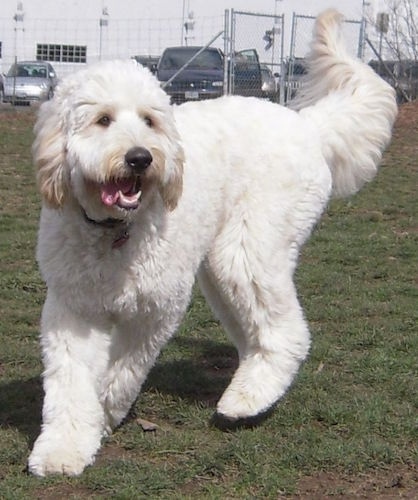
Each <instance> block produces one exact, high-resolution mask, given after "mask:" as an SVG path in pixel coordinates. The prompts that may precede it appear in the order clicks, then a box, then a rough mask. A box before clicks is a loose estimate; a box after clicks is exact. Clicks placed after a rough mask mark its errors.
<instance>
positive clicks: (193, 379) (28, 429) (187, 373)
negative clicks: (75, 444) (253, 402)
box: [0, 337, 238, 446]
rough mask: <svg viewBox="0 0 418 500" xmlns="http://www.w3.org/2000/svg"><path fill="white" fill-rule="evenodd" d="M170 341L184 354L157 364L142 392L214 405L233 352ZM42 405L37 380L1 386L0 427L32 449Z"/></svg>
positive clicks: (223, 346) (197, 342)
mask: <svg viewBox="0 0 418 500" xmlns="http://www.w3.org/2000/svg"><path fill="white" fill-rule="evenodd" d="M172 342H173V344H174V345H173V347H174V348H175V349H179V350H182V351H183V350H185V351H186V353H185V354H183V355H181V359H176V360H164V359H162V360H161V361H159V362H158V363H157V364H156V365H155V367H154V368H153V369H152V370H151V372H150V374H149V376H148V378H147V381H146V384H145V387H144V391H146V390H157V391H158V392H160V393H162V394H167V395H170V396H174V397H180V398H182V399H184V400H186V401H188V402H190V403H194V402H199V403H205V404H208V405H209V406H214V405H215V403H216V401H217V400H218V399H219V397H220V396H221V394H222V392H223V391H224V389H225V388H226V387H227V385H228V384H229V382H230V380H231V378H232V375H233V373H234V371H235V369H236V367H237V366H238V358H237V354H236V351H235V349H234V348H233V347H232V346H230V345H228V344H225V343H220V342H216V341H209V340H204V339H202V340H201V339H199V340H196V339H190V338H187V337H184V338H180V339H179V338H177V339H174V340H173V341H172ZM190 352H192V353H193V354H190ZM42 402H43V389H42V382H41V379H40V378H38V377H36V378H30V379H27V380H15V381H12V382H8V383H2V384H0V427H2V428H15V429H17V430H18V431H19V432H20V433H22V434H24V435H25V436H26V437H27V439H28V442H29V445H30V446H32V445H33V442H34V440H35V439H36V437H37V436H38V434H39V432H40V425H41V414H42Z"/></svg>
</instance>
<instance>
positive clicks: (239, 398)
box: [199, 242, 310, 427]
mask: <svg viewBox="0 0 418 500" xmlns="http://www.w3.org/2000/svg"><path fill="white" fill-rule="evenodd" d="M295 245H296V244H294V245H290V246H289V248H288V249H287V251H286V250H285V249H283V248H282V250H281V251H280V252H276V254H275V255H274V256H270V258H268V259H266V258H261V259H260V257H262V256H261V255H260V251H261V254H262V253H263V245H262V244H260V247H261V248H259V249H257V250H256V251H255V254H253V255H252V254H251V249H250V248H249V247H248V246H247V247H246V248H245V249H244V248H241V249H238V248H236V249H235V251H232V252H231V253H230V254H229V255H231V256H232V255H233V257H231V258H230V259H226V258H225V255H223V256H222V257H221V258H220V255H219V253H218V252H217V250H216V249H215V251H214V252H213V253H212V255H210V256H209V257H208V259H207V261H206V262H205V263H204V264H203V265H202V267H201V269H200V271H199V283H200V286H201V288H202V291H203V293H204V294H205V296H206V298H207V300H208V302H209V304H210V305H211V307H212V309H213V310H214V312H215V314H216V315H217V316H218V318H219V319H220V320H221V322H222V323H223V326H224V327H225V329H226V330H227V332H228V334H229V336H230V338H231V339H232V341H233V342H234V343H235V345H236V347H237V349H238V352H239V358H240V362H239V367H238V369H237V371H236V372H235V374H234V377H233V379H232V381H231V383H230V385H229V387H228V388H227V389H226V391H225V392H224V394H223V396H222V397H221V399H220V401H219V402H218V405H217V414H216V416H215V420H214V421H215V423H216V424H217V425H219V426H220V427H229V426H231V427H233V426H237V425H252V424H253V423H257V421H258V420H259V419H260V418H261V417H262V416H263V415H265V414H267V413H268V411H269V410H270V409H271V408H272V407H273V406H274V404H275V403H276V402H277V400H278V399H280V398H281V397H282V396H283V395H284V393H285V392H286V390H287V389H288V387H289V386H290V384H291V383H292V380H293V379H294V377H295V375H296V373H297V371H298V368H299V366H300V364H301V362H302V361H303V360H304V359H305V357H306V356H307V354H308V351H309V346H310V336H309V330H308V327H307V324H306V322H305V319H304V316H303V312H302V309H301V307H300V305H299V302H298V299H297V295H296V290H295V286H294V284H293V270H294V266H295V261H296V254H297V251H296V249H295ZM244 246H245V242H244ZM223 248H225V247H223ZM264 249H265V247H264ZM257 253H258V255H257ZM264 257H265V256H264ZM220 263H222V265H220Z"/></svg>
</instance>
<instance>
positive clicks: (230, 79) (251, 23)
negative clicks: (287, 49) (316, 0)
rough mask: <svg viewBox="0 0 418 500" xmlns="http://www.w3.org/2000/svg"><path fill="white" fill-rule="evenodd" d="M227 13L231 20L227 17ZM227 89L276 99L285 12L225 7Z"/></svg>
mask: <svg viewBox="0 0 418 500" xmlns="http://www.w3.org/2000/svg"><path fill="white" fill-rule="evenodd" d="M229 15H230V22H228V21H227V18H228V17H229ZM225 18H226V21H225V28H227V27H228V28H229V31H228V33H226V36H225V39H226V45H225V48H226V50H225V52H226V55H227V56H226V57H227V71H226V78H225V80H226V83H227V85H226V87H225V91H226V93H230V94H240V95H255V96H257V97H262V98H267V99H270V100H272V101H278V100H279V96H280V95H283V93H280V89H279V74H281V72H282V66H283V53H284V16H283V15H275V14H256V13H250V12H242V11H236V10H234V9H231V11H230V13H229V11H225Z"/></svg>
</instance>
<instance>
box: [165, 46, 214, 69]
mask: <svg viewBox="0 0 418 500" xmlns="http://www.w3.org/2000/svg"><path fill="white" fill-rule="evenodd" d="M199 50H200V49H199V48H186V47H184V48H183V47H182V48H181V49H178V50H170V51H167V52H166V53H165V54H164V55H163V57H162V59H161V62H160V69H178V68H181V67H182V66H184V65H185V64H186V63H187V61H189V60H190V59H191V58H192V57H193V56H194V55H195V54H196V52H198V51H199ZM188 68H194V69H220V70H222V69H223V63H222V57H221V55H220V54H219V52H218V51H216V50H204V51H203V52H202V53H201V54H199V55H198V56H197V57H196V59H194V60H193V61H192V62H191V63H190V64H189V65H188Z"/></svg>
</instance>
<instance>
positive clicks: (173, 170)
mask: <svg viewBox="0 0 418 500" xmlns="http://www.w3.org/2000/svg"><path fill="white" fill-rule="evenodd" d="M176 146H177V148H176V149H177V151H176V154H175V155H174V156H172V157H168V158H166V164H165V175H166V176H167V178H166V180H165V182H163V183H162V184H161V186H160V194H161V197H162V199H163V202H164V205H165V207H166V208H167V209H168V210H170V211H171V210H174V209H175V208H176V206H177V203H178V201H179V199H180V196H181V193H182V192H183V164H184V152H183V148H182V147H181V146H180V144H177V145H176Z"/></svg>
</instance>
